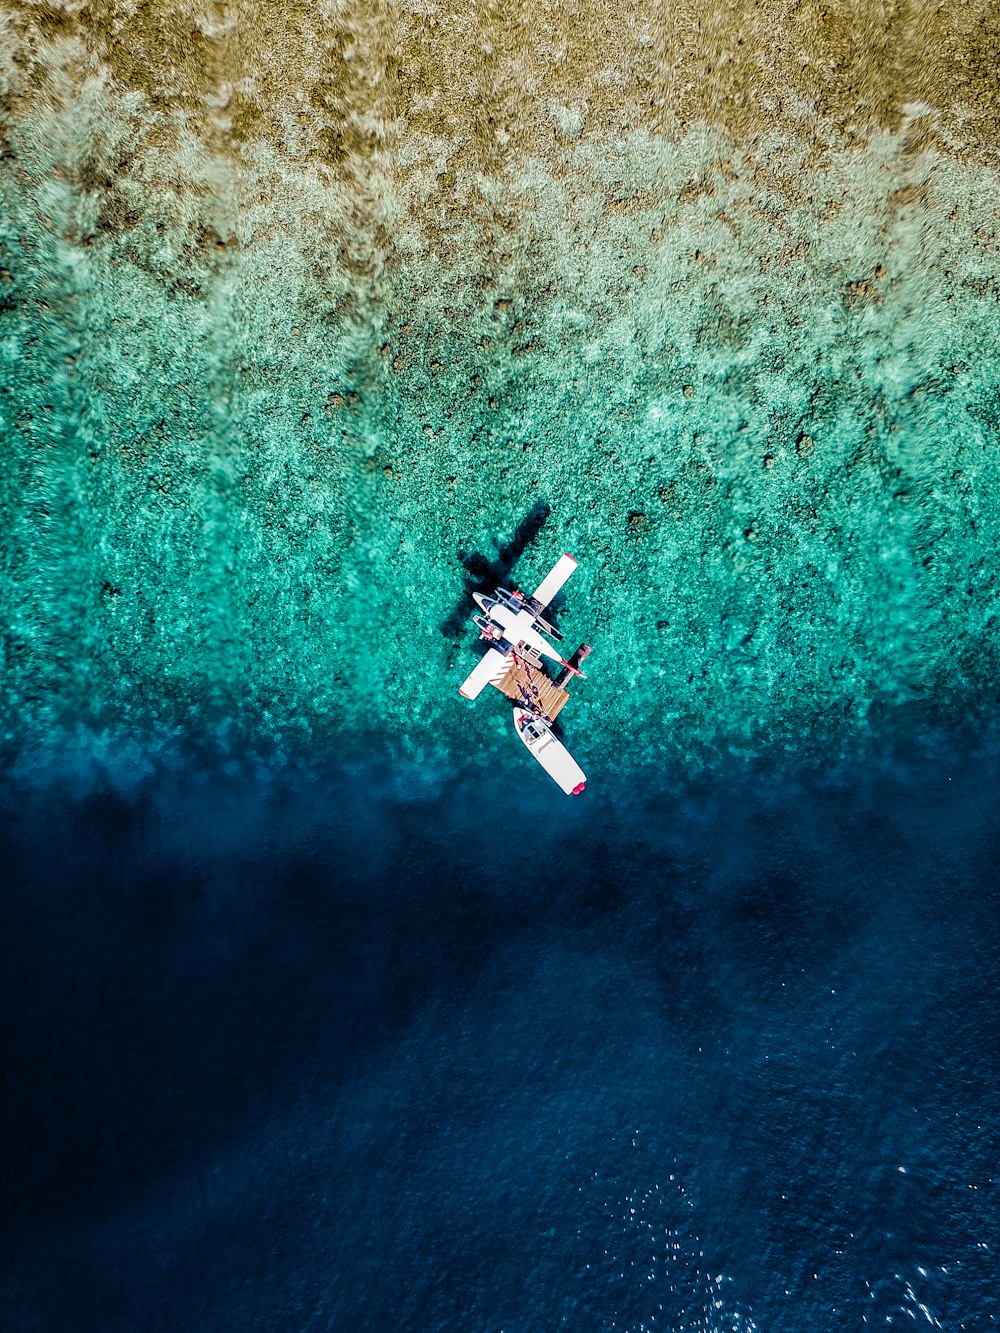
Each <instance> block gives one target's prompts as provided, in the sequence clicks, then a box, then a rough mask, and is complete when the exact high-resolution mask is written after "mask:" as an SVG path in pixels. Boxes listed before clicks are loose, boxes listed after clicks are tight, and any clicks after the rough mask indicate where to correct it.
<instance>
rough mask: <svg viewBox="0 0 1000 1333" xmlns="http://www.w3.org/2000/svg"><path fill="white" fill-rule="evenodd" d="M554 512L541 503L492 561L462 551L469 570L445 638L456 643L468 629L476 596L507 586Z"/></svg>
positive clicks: (446, 624)
mask: <svg viewBox="0 0 1000 1333" xmlns="http://www.w3.org/2000/svg"><path fill="white" fill-rule="evenodd" d="M551 512H552V511H551V508H550V506H549V503H548V501H547V500H537V501H536V502H535V503H534V504H533V505H532V506H531V508H530V509H529V510H528V512H527V513H526V514H525V516H524V518H522V519H521V521H520V523H518V525H517V527H516V528H515V529H514V535H513V537H511V539H510V541H509V542H505V543H504V544H503V545H502V546H501V547H500V548H499V550H498V551H497V554H496V556H495V557H494V558H493V559H492V560H491V559H490V558H489V556H487V555H484V554H483V553H482V552H481V551H459V553H458V558H459V560H460V561H461V562H462V564H463V565H464V566H465V570H466V579H465V590H464V593H463V595H462V598H461V600H460V601H458V602H456V603H455V606H454V608H453V609H452V611H451V614H450V615H449V616H448V617H447V618H446V619H445V620H442V622H441V633H442V634H443V635H444V636H445V638H447V639H456V638H458V636H459V635H460V634H461V633H462V631H463V630H464V629H465V628H466V626H467V624H468V620H469V616H470V615H471V614H472V611H473V609H474V608H472V607H470V605H469V602H470V601H471V599H472V594H473V593H474V592H481V593H485V594H487V595H489V594H491V593H493V592H494V591H495V590H496V588H497V587H498V585H500V584H503V583H506V581H507V579H508V578H509V577H510V572H511V570H512V569H513V568H514V566H515V565H516V564H517V562H518V560H520V558H521V556H522V555H524V553H525V551H526V550H527V549H528V547H529V546H531V545H532V543H533V542H534V541H535V539H536V537H537V536H538V534H539V533H540V532H541V530H542V528H543V527H544V526H545V522H546V520H547V519H548V517H549V514H550V513H551Z"/></svg>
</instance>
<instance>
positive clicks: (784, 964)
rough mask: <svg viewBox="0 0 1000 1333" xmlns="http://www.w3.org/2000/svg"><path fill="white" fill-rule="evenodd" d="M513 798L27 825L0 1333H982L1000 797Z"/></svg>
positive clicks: (947, 791) (990, 781) (18, 817)
mask: <svg viewBox="0 0 1000 1333" xmlns="http://www.w3.org/2000/svg"><path fill="white" fill-rule="evenodd" d="M233 767H237V766H233ZM505 776H506V777H509V774H506V775H498V776H497V777H496V778H489V777H484V776H483V774H482V772H480V771H479V770H476V771H475V772H466V773H464V774H461V775H456V776H455V777H454V778H448V779H445V780H441V779H439V780H437V781H436V782H435V784H434V785H433V788H427V789H426V790H424V789H421V788H418V787H416V786H415V785H414V783H413V781H411V780H395V781H394V780H393V779H392V778H391V776H390V775H389V773H388V771H387V770H386V769H385V768H383V767H382V766H380V765H378V764H370V765H364V764H353V765H349V766H344V767H342V768H341V769H339V770H338V769H337V768H336V767H335V766H331V767H330V768H329V769H328V770H327V771H325V772H324V773H322V774H320V773H316V772H314V773H312V774H311V775H308V774H304V773H302V772H299V773H297V774H295V775H293V774H291V773H290V772H289V773H286V774H284V775H283V776H282V775H280V774H279V775H277V776H276V775H274V774H272V775H271V776H270V777H268V778H267V780H266V781H265V780H264V779H263V778H262V777H261V776H260V775H258V776H257V777H255V778H251V777H250V776H247V775H246V771H245V770H244V771H243V772H242V774H241V771H240V770H239V769H238V767H237V771H236V772H235V774H231V775H230V776H228V777H223V776H221V775H219V774H216V775H215V776H213V775H212V770H211V768H209V769H207V770H206V769H205V768H204V767H202V768H201V769H200V770H198V775H196V769H195V766H194V765H190V766H188V768H187V769H185V770H182V774H181V776H180V777H178V776H177V775H176V774H175V775H174V776H173V777H169V778H168V777H166V776H163V777H160V778H156V779H147V780H145V781H144V782H142V783H140V784H138V785H137V786H135V787H133V788H131V789H129V790H125V791H119V792H117V793H115V792H113V791H112V790H110V789H104V790H102V789H94V790H90V791H89V792H87V793H80V792H79V791H77V792H76V793H75V794H74V793H71V792H70V791H69V790H68V789H66V788H63V787H59V786H58V785H51V784H46V783H44V782H42V783H36V784H35V785H34V787H32V788H31V790H30V791H28V790H27V789H23V790H15V789H13V788H11V789H10V790H9V791H8V794H7V798H6V802H5V805H4V814H3V837H2V847H3V857H4V872H5V875H4V878H5V884H6V889H5V893H4V898H3V912H4V921H3V935H2V940H3V950H4V958H3V999H4V1009H3V1016H4V1026H5V1032H4V1051H5V1061H6V1063H5V1080H4V1093H3V1095H4V1112H5V1137H6V1145H7V1160H8V1169H7V1171H6V1173H5V1193H6V1196H7V1197H6V1198H5V1200H4V1212H3V1216H4V1253H5V1258H6V1260H7V1263H6V1272H7V1280H6V1282H5V1294H4V1296H3V1317H2V1320H0V1323H2V1327H3V1328H5V1329H16V1330H28V1329H38V1330H47V1331H48V1330H52V1331H56V1330H73V1331H76V1330H79V1331H80V1333H85V1331H86V1333H89V1331H90V1330H94V1331H95V1333H98V1331H99V1333H125V1331H126V1330H127V1331H129V1333H132V1331H133V1330H150V1331H151V1333H152V1331H153V1330H169V1333H178V1330H212V1333H222V1331H223V1330H230V1329H231V1330H246V1329H268V1330H271V1329H282V1330H285V1329H287V1330H307V1329H308V1330H320V1329H337V1330H340V1329H344V1330H352V1333H360V1331H361V1330H373V1331H379V1333H381V1331H382V1330H413V1331H414V1333H416V1331H417V1330H419V1331H421V1333H423V1331H425V1330H426V1331H430V1330H463V1333H467V1331H471V1330H483V1331H484V1333H485V1331H487V1330H489V1331H490V1333H499V1331H500V1330H504V1333H527V1331H529V1330H532V1331H533V1330H549V1329H556V1328H568V1329H573V1330H580V1331H581V1333H585V1331H589V1330H595V1331H596V1330H610V1329H635V1330H638V1329H641V1328H646V1329H676V1330H681V1329H717V1330H727V1331H728V1330H733V1329H740V1330H743V1329H750V1328H756V1329H761V1330H768V1331H769V1333H824V1331H825V1330H831V1331H832V1330H843V1329H857V1328H864V1327H866V1326H868V1327H896V1328H910V1327H917V1328H920V1327H924V1326H925V1325H926V1326H927V1327H929V1328H931V1327H940V1328H943V1329H969V1330H979V1329H986V1328H991V1327H995V1326H996V1325H997V1323H998V1322H1000V1318H998V1316H1000V1299H998V1294H997V1291H998V1288H997V1263H996V1253H997V1244H998V1242H1000V1238H998V1236H997V1227H996V1220H997V1206H998V1202H1000V1191H998V1187H997V1170H998V1148H1000V1134H998V1117H997V1082H998V1075H1000V1026H998V1023H997V1016H996V994H997V982H998V979H1000V935H998V919H1000V893H998V874H997V849H998V823H997V815H998V798H997V795H996V776H997V773H996V764H995V763H994V762H993V761H989V760H984V759H983V758H982V756H981V754H974V753H973V749H972V747H971V746H970V745H968V744H967V743H966V742H959V741H958V740H955V741H954V743H953V744H952V746H951V750H950V753H949V754H948V755H946V756H945V757H943V758H942V756H941V755H938V756H937V758H936V759H935V760H934V761H933V762H932V761H931V760H930V759H929V758H925V759H924V760H922V761H921V762H920V763H919V764H911V765H909V766H907V765H903V764H900V763H894V764H890V763H889V762H888V761H885V762H882V763H880V764H878V765H874V764H873V763H866V764H861V763H860V761H859V763H858V765H857V766H856V768H855V769H853V770H852V769H850V768H841V770H840V771H839V772H838V775H837V777H836V779H835V780H834V779H832V778H828V779H824V778H823V775H822V774H818V773H812V774H800V775H798V776H796V777H794V778H792V777H789V776H787V774H786V775H785V776H783V777H780V778H779V777H776V776H774V775H773V774H772V775H771V776H770V777H768V776H766V775H764V774H761V773H757V774H748V773H742V774H735V773H731V774H728V775H727V774H726V773H724V772H721V771H720V772H719V773H717V774H716V776H715V777H714V778H713V779H712V780H711V781H707V780H706V781H705V782H703V783H702V784H701V785H700V786H699V787H698V788H697V789H691V788H688V789H682V790H676V789H673V790H669V791H668V790H667V789H666V788H664V790H663V791H658V790H657V784H656V783H655V782H650V781H649V780H648V778H647V779H644V780H643V781H642V782H641V783H640V784H638V786H639V790H638V791H636V790H635V789H633V788H631V787H630V786H629V784H628V783H626V782H625V781H624V779H619V780H615V781H613V780H612V779H611V777H610V775H605V776H604V780H603V781H600V782H595V781H593V780H592V782H591V786H590V788H589V789H588V792H587V793H586V795H585V797H583V798H581V799H580V800H579V801H575V802H566V801H564V800H563V799H562V797H561V796H560V795H559V793H558V792H554V790H553V792H550V791H549V790H548V788H547V786H546V785H545V783H544V780H542V781H540V782H538V783H533V782H531V781H530V780H528V775H527V774H520V776H521V777H523V778H525V781H524V782H523V783H522V784H521V785H520V786H519V787H515V786H514V785H513V784H512V783H510V782H507V781H505V780H504V777H505ZM535 776H536V775H535V774H534V773H532V774H531V775H530V777H531V778H534V777H535ZM716 1302H718V1304H717V1303H716ZM866 1320H867V1325H866V1323H865V1321H866Z"/></svg>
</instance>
